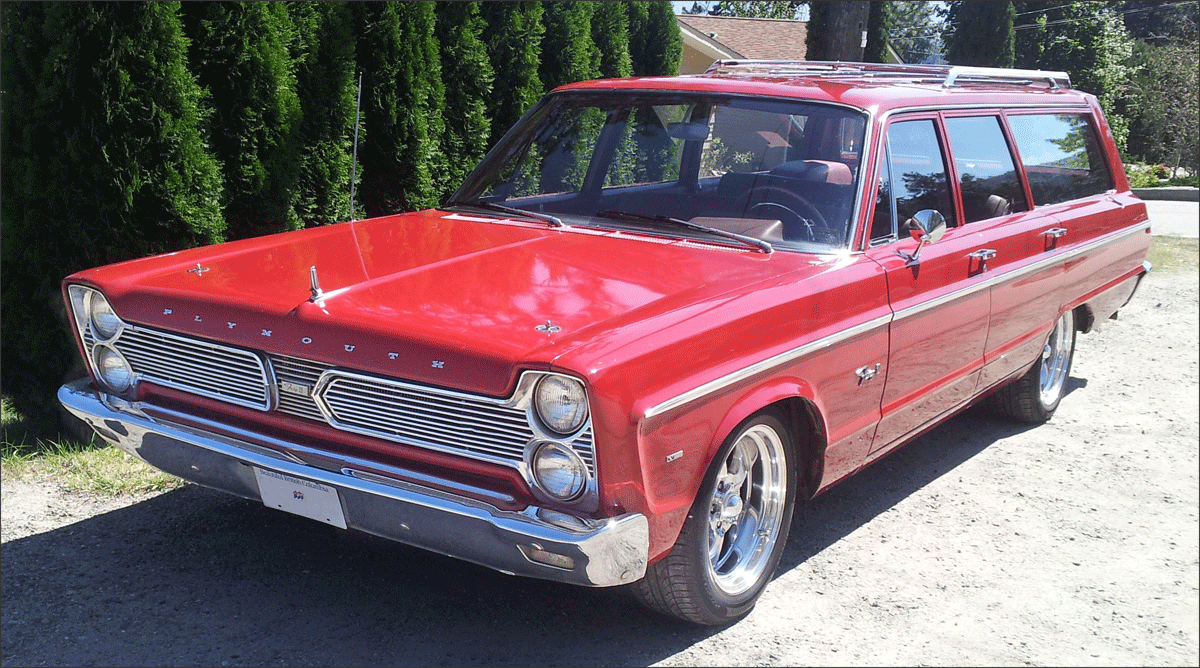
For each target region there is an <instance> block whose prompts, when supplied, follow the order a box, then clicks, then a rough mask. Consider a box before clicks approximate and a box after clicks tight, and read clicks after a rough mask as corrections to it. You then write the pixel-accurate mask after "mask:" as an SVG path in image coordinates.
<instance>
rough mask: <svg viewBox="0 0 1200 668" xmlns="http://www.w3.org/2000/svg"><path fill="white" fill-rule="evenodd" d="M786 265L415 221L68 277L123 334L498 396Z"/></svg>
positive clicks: (707, 247)
mask: <svg viewBox="0 0 1200 668" xmlns="http://www.w3.org/2000/svg"><path fill="white" fill-rule="evenodd" d="M781 256H783V257H781ZM786 256H791V257H790V258H788V257H786ZM798 261H799V258H798V257H797V256H794V255H792V254H781V253H775V254H774V255H766V254H763V253H759V252H755V251H753V250H744V249H742V248H740V247H730V246H722V245H719V244H706V243H699V242H687V241H679V240H671V239H662V238H657V237H652V236H647V235H638V234H631V233H628V232H613V231H605V230H594V229H590V228H578V227H576V228H565V229H553V228H548V227H546V226H545V225H544V224H542V223H540V222H538V223H530V222H525V221H517V220H506V219H497V218H495V217H487V216H480V215H465V214H461V213H449V212H445V211H424V212H418V213H412V214H404V215H398V216H389V217H385V218H377V219H371V220H365V221H357V222H351V223H343V224H339V225H333V226H329V227H324V228H316V229H312V230H305V231H300V232H292V233H284V234H277V235H272V236H268V237H261V238H258V239H249V240H245V241H240V242H232V243H227V244H221V245H218V246H211V247H206V248H196V249H190V250H187V251H182V252H178V253H171V254H168V255H160V256H155V257H151V258H144V259H140V260H134V261H131V262H125V263H121V264H118V265H110V266H107V267H101V268H98V269H93V270H89V271H85V272H81V273H79V274H76V275H74V276H72V277H70V278H68V279H67V280H68V281H73V282H80V281H82V282H87V283H91V284H93V285H95V286H96V287H99V288H100V289H102V290H103V291H104V292H105V294H106V295H107V296H108V298H109V300H110V302H111V303H112V305H113V307H114V309H115V310H116V312H117V313H118V314H119V315H120V316H121V317H123V318H125V319H126V320H128V321H130V322H133V323H140V324H144V325H148V326H153V327H158V328H162V329H166V330H170V331H175V332H183V333H190V334H194V335H197V336H201V337H204V338H209V339H214V340H218V341H222V342H225V343H229V344H232V345H235V346H239V347H245V348H252V349H261V350H266V351H269V352H273V353H277V354H283V355H289V356H294V357H300V358H304V359H311V360H316V361H320V362H324V363H328V364H334V365H338V366H344V367H347V368H354V369H360V370H364V371H369V372H374V373H380V374H386V375H391V376H399V377H404V378H409V379H413V380H417V381H423V382H428V383H433V384H436V385H442V386H447V387H453V388H459V389H464V390H471V391H477V392H482V393H485V394H491V395H494V396H500V395H503V394H505V393H506V392H508V391H509V390H510V389H511V387H512V386H513V384H514V383H515V379H516V375H517V372H518V371H519V370H520V368H522V367H525V368H550V367H552V365H553V363H554V360H555V359H556V358H558V357H559V356H560V355H562V354H563V353H564V352H566V351H568V350H571V349H573V348H576V347H579V346H581V345H582V344H584V343H587V342H589V341H592V340H594V339H596V337H597V336H598V334H600V333H601V332H604V333H605V334H606V335H607V336H608V337H610V338H611V337H612V336H613V335H614V332H615V331H616V330H619V329H620V328H622V327H629V326H631V325H632V324H636V325H637V326H636V327H634V328H633V329H631V332H632V331H637V332H643V333H644V332H646V331H647V326H646V321H647V320H652V319H655V318H662V317H665V316H667V315H668V314H670V313H672V312H674V311H677V310H679V309H681V308H685V307H687V308H691V309H694V308H695V306H696V304H697V303H701V302H704V301H705V300H707V299H713V298H715V297H717V296H719V295H722V294H724V293H727V292H729V291H731V290H734V289H746V287H747V286H748V285H750V284H754V283H756V282H758V281H763V280H769V279H770V278H772V277H774V276H777V275H779V274H780V273H781V272H782V271H786V270H788V269H792V268H794V265H795V264H796V263H797V262H798ZM789 265H790V266H789ZM314 268H315V269H314ZM314 275H315V277H316V283H317V284H318V285H319V288H320V290H321V292H320V294H319V295H318V296H317V297H316V298H314V297H313V286H314V284H313V276H314ZM650 329H653V328H650ZM642 335H644V334H642ZM596 354H603V352H602V351H600V350H598V351H597V353H596ZM575 362H576V363H577V365H581V366H587V361H586V360H583V361H581V360H575ZM576 371H577V372H579V373H586V369H584V368H580V369H576Z"/></svg>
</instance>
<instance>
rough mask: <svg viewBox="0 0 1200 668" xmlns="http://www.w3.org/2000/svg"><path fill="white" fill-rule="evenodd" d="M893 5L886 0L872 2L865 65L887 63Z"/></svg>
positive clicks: (864, 57) (864, 55) (864, 51)
mask: <svg viewBox="0 0 1200 668" xmlns="http://www.w3.org/2000/svg"><path fill="white" fill-rule="evenodd" d="M891 10H892V4H891V3H890V2H887V1H886V0H871V13H870V15H869V16H870V18H869V19H868V21H867V46H866V48H865V49H863V62H864V63H886V62H887V55H888V53H887V48H888V32H889V30H890V28H891V24H892V20H891V14H892V12H891Z"/></svg>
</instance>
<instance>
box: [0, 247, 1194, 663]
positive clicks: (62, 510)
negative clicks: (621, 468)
mask: <svg viewBox="0 0 1200 668" xmlns="http://www.w3.org/2000/svg"><path fill="white" fill-rule="evenodd" d="M1198 285H1200V277H1198V275H1197V273H1196V272H1195V271H1189V272H1186V273H1175V274H1162V273H1156V274H1153V275H1151V276H1150V277H1149V278H1148V279H1147V281H1146V282H1145V283H1144V284H1143V288H1142V291H1141V292H1140V293H1139V294H1138V296H1137V299H1136V300H1135V302H1134V303H1133V304H1132V305H1131V306H1130V307H1129V308H1127V309H1126V310H1125V311H1123V312H1122V313H1121V318H1120V320H1117V321H1109V322H1107V323H1105V326H1104V327H1103V328H1102V329H1101V331H1099V332H1097V333H1093V334H1089V335H1086V336H1082V337H1080V339H1079V344H1078V349H1077V352H1076V359H1075V365H1074V368H1073V369H1072V373H1071V378H1070V381H1069V394H1068V395H1067V396H1066V398H1065V399H1064V400H1063V402H1062V405H1061V407H1060V408H1059V412H1058V414H1057V415H1056V416H1055V417H1054V419H1053V420H1052V421H1051V422H1050V423H1049V424H1046V425H1043V426H1039V427H1033V428H1030V427H1025V426H1020V425H1014V424H1012V423H1009V422H1005V421H1002V420H1000V419H997V418H993V417H991V416H989V415H987V414H985V413H982V412H981V411H978V410H973V411H970V412H968V413H966V414H964V415H961V416H959V417H958V418H956V419H954V420H953V421H951V422H949V423H948V424H946V425H943V426H942V427H940V428H938V429H936V430H935V431H933V432H931V433H930V434H928V435H927V436H925V437H923V438H921V439H920V440H918V441H916V442H914V443H912V444H910V445H909V446H907V447H906V448H903V449H901V450H900V451H899V452H898V453H896V454H894V455H892V456H890V457H889V458H887V459H885V460H883V461H881V462H879V463H878V464H876V465H875V466H873V467H872V468H870V469H869V470H867V471H865V472H863V473H861V474H859V475H858V476H856V477H855V478H854V479H852V480H850V481H848V482H846V483H844V484H842V485H840V486H838V487H836V488H835V489H833V490H832V491H830V492H829V493H828V494H826V495H824V496H822V497H820V498H819V499H817V500H816V501H814V502H812V503H811V504H809V505H808V506H807V507H806V508H805V510H804V512H803V513H801V514H798V515H797V518H796V522H795V525H794V527H793V531H792V539H791V541H790V543H789V545H788V548H787V551H786V553H785V555H784V559H783V563H782V565H781V567H780V569H779V571H778V573H777V575H776V578H775V581H774V582H773V583H772V584H771V586H770V587H769V588H768V590H767V592H766V594H765V595H764V596H763V598H762V600H761V602H760V603H759V604H758V607H757V608H756V609H755V610H754V611H753V612H752V613H751V614H750V616H749V617H747V618H746V619H745V620H743V621H741V622H740V623H737V624H734V625H733V626H730V627H728V628H724V629H699V628H694V627H689V626H687V625H684V624H681V623H678V622H675V621H672V620H669V619H665V618H662V617H658V616H656V615H654V614H653V613H650V612H648V611H646V610H643V609H641V608H640V607H638V606H637V605H636V604H635V603H633V602H632V601H631V600H630V599H629V598H627V597H626V596H625V595H624V594H623V592H620V591H614V590H591V589H576V588H571V587H567V586H562V585H556V584H551V583H545V582H538V581H531V580H521V579H516V578H511V577H507V576H504V575H501V574H498V573H493V572H491V571H487V570H484V569H481V568H477V567H475V566H472V565H469V564H465V563H462V562H458V561H455V560H452V559H447V558H443V557H440V556H437V555H431V554H427V553H423V552H421V551H418V550H413V549H409V548H407V547H404V546H400V545H396V544H392V543H387V542H385V541H382V540H378V539H375V538H372V537H369V536H364V535H361V534H353V533H347V532H343V531H340V530H338V529H334V528H331V527H327V526H325V525H320V524H317V523H313V522H310V521H308V520H304V519H301V518H297V517H293V516H289V515H284V514H282V513H279V512H277V511H273V510H270V509H267V508H265V507H263V506H261V505H260V504H254V503H251V502H247V501H244V500H241V499H236V498H231V497H227V496H225V495H222V494H220V493H217V492H211V491H209V490H206V489H202V488H199V487H196V486H185V487H183V488H181V489H176V490H173V491H170V492H167V493H165V494H159V495H154V496H148V497H140V498H129V497H125V498H119V499H112V498H79V497H77V496H75V495H70V494H68V493H65V492H64V491H63V490H61V489H59V488H57V487H55V486H54V485H53V484H51V483H47V482H45V481H36V480H28V479H21V480H15V481H5V483H4V485H3V499H2V504H3V505H2V511H3V514H2V520H3V521H2V523H0V526H2V533H3V536H2V540H3V546H2V547H0V553H2V564H3V566H2V568H0V574H2V582H0V589H2V592H0V599H2V609H0V616H2V634H0V635H2V637H3V638H2V641H0V645H2V646H0V658H2V663H3V665H5V666H8V665H13V666H17V665H219V666H226V665H380V664H400V665H405V664H407V665H478V664H488V665H542V664H554V665H651V664H653V665H664V666H687V665H712V666H728V665H901V664H907V665H942V666H960V665H1001V664H1003V665H1020V664H1028V665H1078V666H1086V665H1156V666H1157V665H1180V666H1183V665H1191V666H1195V665H1197V664H1198V663H1200V649H1198V635H1200V633H1198V627H1200V616H1198V610H1200V590H1198V578H1200V563H1198V554H1200V540H1198V533H1200V518H1198V515H1197V504H1198V501H1200V491H1198V489H1200V487H1198V483H1197V475H1198V474H1197V471H1198V462H1197V446H1198V442H1200V433H1198V428H1200V427H1198V425H1200V418H1198V414H1200V408H1198V405H1200V401H1198V400H1200V386H1198V384H1197V378H1198V375H1200V369H1198V368H1197V366H1198V357H1200V353H1198V350H1200V343H1198V340H1197V338H1198V327H1200V325H1198V322H1197V321H1198V315H1200V306H1198V304H1200V302H1198Z"/></svg>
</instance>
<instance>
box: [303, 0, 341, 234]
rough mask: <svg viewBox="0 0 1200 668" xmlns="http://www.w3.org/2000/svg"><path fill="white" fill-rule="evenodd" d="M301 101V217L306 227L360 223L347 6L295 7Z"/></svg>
mask: <svg viewBox="0 0 1200 668" xmlns="http://www.w3.org/2000/svg"><path fill="white" fill-rule="evenodd" d="M288 13H289V14H290V15H291V17H292V22H293V24H294V25H295V27H296V39H295V40H294V42H293V57H294V59H295V63H296V94H297V97H298V98H299V100H300V111H301V114H302V116H301V120H300V135H299V144H300V156H301V158H300V159H301V162H300V180H299V184H298V192H297V196H296V203H295V209H296V215H297V216H299V218H300V220H301V221H302V222H303V223H304V225H305V226H306V227H312V226H314V225H328V224H330V223H336V222H340V221H344V220H350V219H352V218H356V217H357V216H354V215H353V214H352V213H351V212H350V204H349V202H350V171H351V166H350V160H351V155H352V145H351V144H352V142H353V133H354V109H355V102H356V99H355V95H356V93H357V85H358V81H357V79H356V77H355V76H354V33H353V30H352V28H351V19H350V8H349V7H348V6H347V5H346V3H344V2H289V3H288Z"/></svg>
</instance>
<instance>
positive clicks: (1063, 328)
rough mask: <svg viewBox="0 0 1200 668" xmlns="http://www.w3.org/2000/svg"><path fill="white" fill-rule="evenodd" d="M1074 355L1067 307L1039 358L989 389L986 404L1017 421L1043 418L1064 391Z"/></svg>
mask: <svg viewBox="0 0 1200 668" xmlns="http://www.w3.org/2000/svg"><path fill="white" fill-rule="evenodd" d="M1074 357H1075V313H1074V312H1073V311H1067V312H1066V313H1063V314H1062V317H1060V318H1059V319H1058V322H1056V323H1054V329H1052V330H1050V334H1049V335H1048V336H1047V337H1046V343H1045V345H1044V346H1043V348H1042V356H1041V358H1040V359H1039V360H1038V361H1037V362H1036V363H1035V364H1034V365H1033V367H1031V368H1030V369H1029V371H1026V372H1025V374H1024V375H1022V376H1021V377H1020V378H1017V379H1016V380H1014V381H1012V382H1010V383H1008V384H1007V385H1005V386H1004V387H1001V388H1000V389H998V390H996V391H995V392H994V393H992V395H991V396H990V397H989V398H988V404H989V405H990V406H991V407H992V408H993V409H994V410H996V411H997V412H999V413H1001V414H1003V415H1005V416H1007V417H1010V418H1012V419H1014V420H1018V421H1020V422H1027V423H1030V424H1041V423H1043V422H1046V421H1047V420H1049V419H1050V417H1051V416H1053V415H1054V411H1055V409H1057V408H1058V404H1059V402H1060V401H1062V398H1063V395H1065V394H1066V390H1067V378H1068V377H1069V376H1070V375H1071V360H1072V359H1073V358H1074Z"/></svg>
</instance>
